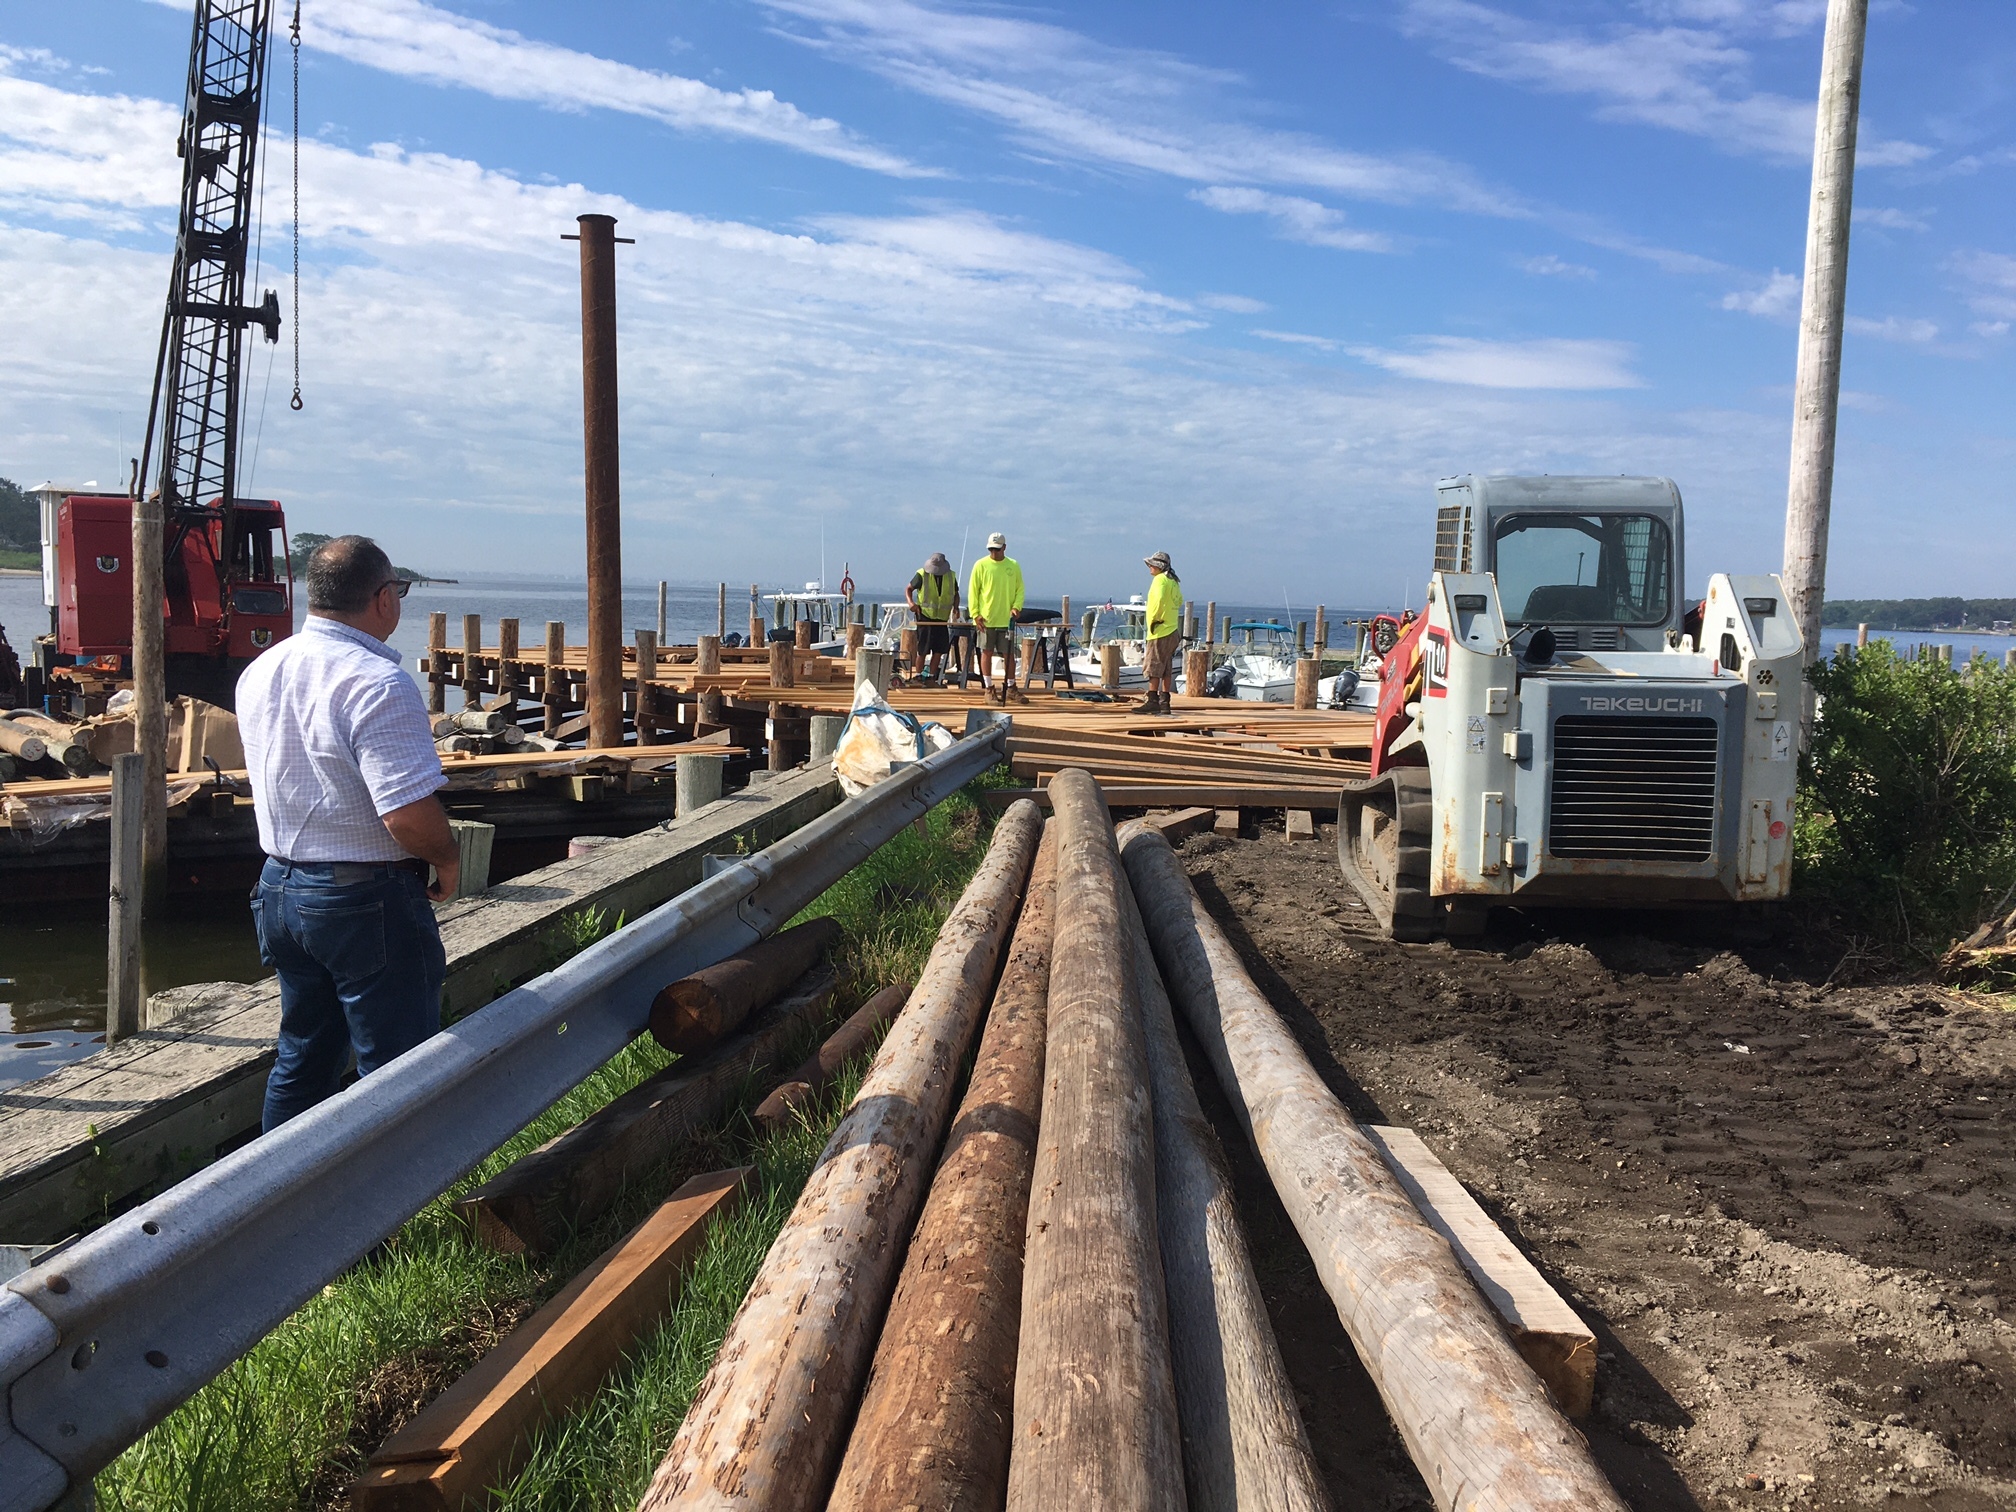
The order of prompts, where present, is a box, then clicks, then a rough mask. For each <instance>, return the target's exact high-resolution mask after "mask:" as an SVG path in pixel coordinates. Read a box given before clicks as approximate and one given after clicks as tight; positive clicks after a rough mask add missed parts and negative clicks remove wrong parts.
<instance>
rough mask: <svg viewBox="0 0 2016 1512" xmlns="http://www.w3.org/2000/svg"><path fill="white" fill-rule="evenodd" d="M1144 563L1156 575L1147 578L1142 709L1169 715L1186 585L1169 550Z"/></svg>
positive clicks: (1143, 559) (1156, 554) (1173, 690)
mask: <svg viewBox="0 0 2016 1512" xmlns="http://www.w3.org/2000/svg"><path fill="white" fill-rule="evenodd" d="M1142 562H1143V563H1144V565H1146V567H1147V568H1148V570H1149V572H1150V573H1152V574H1153V576H1151V577H1150V578H1149V579H1148V627H1147V631H1146V635H1147V647H1146V653H1147V654H1146V656H1145V658H1144V660H1143V663H1142V668H1141V670H1142V671H1143V672H1144V673H1146V674H1147V677H1148V706H1147V708H1146V709H1145V710H1144V711H1143V712H1145V713H1149V714H1167V713H1168V712H1169V697H1170V695H1171V694H1172V693H1174V692H1175V691H1176V647H1177V645H1178V643H1179V642H1181V640H1182V639H1183V585H1182V580H1181V579H1179V578H1178V577H1177V576H1176V572H1175V569H1173V568H1172V567H1170V565H1169V553H1168V552H1166V551H1158V552H1156V553H1155V555H1153V556H1151V557H1143V558H1142ZM1190 691H1191V692H1193V693H1194V692H1196V691H1197V690H1196V689H1195V688H1193V689H1191V690H1190Z"/></svg>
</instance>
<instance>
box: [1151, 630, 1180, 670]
mask: <svg viewBox="0 0 2016 1512" xmlns="http://www.w3.org/2000/svg"><path fill="white" fill-rule="evenodd" d="M1182 639H1183V635H1182V632H1180V631H1174V632H1171V633H1170V634H1168V635H1163V636H1158V637H1157V638H1156V639H1154V640H1151V641H1150V642H1148V649H1147V654H1146V655H1145V656H1143V657H1142V659H1141V670H1142V671H1143V672H1144V673H1145V674H1147V677H1148V680H1149V681H1150V682H1161V681H1163V680H1164V679H1165V678H1167V677H1169V676H1170V675H1171V673H1172V672H1173V671H1174V670H1175V667H1176V644H1177V642H1179V641H1180V640H1182Z"/></svg>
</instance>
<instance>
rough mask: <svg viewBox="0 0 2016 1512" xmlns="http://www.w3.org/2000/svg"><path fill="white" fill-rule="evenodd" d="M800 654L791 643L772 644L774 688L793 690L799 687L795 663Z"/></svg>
mask: <svg viewBox="0 0 2016 1512" xmlns="http://www.w3.org/2000/svg"><path fill="white" fill-rule="evenodd" d="M797 656H798V653H797V652H796V651H794V650H793V649H792V646H791V642H789V641H772V642H770V686H771V687H773V688H793V687H796V686H797V681H796V676H795V672H796V669H795V666H794V663H795V662H796V661H797Z"/></svg>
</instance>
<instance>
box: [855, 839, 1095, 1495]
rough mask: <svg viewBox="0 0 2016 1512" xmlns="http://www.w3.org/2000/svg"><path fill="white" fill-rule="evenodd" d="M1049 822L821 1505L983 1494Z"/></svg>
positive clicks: (1035, 1000) (1010, 1250) (1017, 1278)
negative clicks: (968, 1077) (850, 1429)
mask: <svg viewBox="0 0 2016 1512" xmlns="http://www.w3.org/2000/svg"><path fill="white" fill-rule="evenodd" d="M1055 829H1056V826H1055V825H1051V826H1049V832H1046V833H1045V835H1044V837H1043V843H1042V845H1041V846H1040V847H1039V848H1038V849H1037V852H1036V864H1035V867H1034V868H1033V870H1032V871H1031V872H1030V875H1029V888H1028V891H1027V893H1026V894H1025V895H1024V897H1023V901H1022V917H1021V919H1020V920H1019V921H1017V923H1016V925H1015V938H1014V941H1013V943H1012V944H1011V945H1010V947H1009V950H1008V964H1007V965H1006V966H1005V967H1004V968H1003V969H1002V972H1001V984H1000V986H999V987H997V988H996V989H995V992H994V1003H993V1007H992V1008H991V1009H990V1010H989V1012H988V1015H987V1029H986V1032H985V1033H984V1034H983V1035H982V1036H981V1038H980V1053H979V1055H978V1056H977V1057H976V1058H975V1060H974V1062H973V1078H972V1081H971V1082H970V1083H969V1084H968V1085H967V1088H966V1097H965V1100H964V1101H963V1102H962V1103H960V1105H959V1112H958V1114H957V1115H956V1116H955V1117H954V1118H953V1120H952V1134H951V1137H950V1138H949V1139H948V1140H947V1141H946V1145H945V1155H944V1158H943V1159H942V1160H940V1161H939V1163H938V1174H937V1175H936V1176H935V1177H934V1178H933V1179H932V1182H931V1195H930V1196H929V1197H928V1198H927V1199H926V1200H925V1203H924V1213H923V1216H922V1217H920V1218H919V1219H918V1220H917V1232H916V1234H915V1235H914V1236H913V1237H912V1238H911V1240H910V1251H909V1256H908V1258H907V1259H906V1260H905V1261H904V1262H903V1275H902V1278H901V1279H900V1280H899V1281H898V1282H897V1283H896V1295H895V1298H894V1299H893V1300H892V1301H891V1302H890V1304H889V1317H888V1319H887V1321H886V1322H885V1323H884V1324H883V1326H882V1342H881V1343H880V1344H879V1345H877V1346H876V1350H875V1364H874V1368H873V1369H872V1371H871V1372H870V1374H869V1378H868V1390H867V1392H866V1394H865V1395H864V1397H863V1398H862V1402H861V1411H860V1413H859V1415H858V1416H857V1417H856V1418H855V1421H854V1433H853V1437H852V1438H850V1439H849V1440H848V1443H847V1453H846V1457H845V1458H844V1459H843V1460H842V1461H841V1465H840V1477H839V1480H838V1481H837V1482H836V1484H835V1486H834V1490H833V1495H832V1498H831V1499H830V1500H829V1501H828V1502H827V1504H826V1505H827V1512H880V1509H882V1508H886V1507H903V1506H915V1507H930V1508H934V1509H937V1512H965V1509H971V1512H982V1509H993V1508H998V1507H1000V1506H1001V1505H1002V1498H1003V1497H1004V1496H1006V1494H1007V1490H1008V1436H1009V1414H1010V1412H1011V1411H1012V1410H1013V1408H1014V1405H1015V1339H1016V1334H1017V1332H1018V1331H1019V1329H1020V1327H1021V1319H1022V1247H1023V1228H1024V1224H1025V1222H1026V1220H1027V1216H1028V1211H1029V1174H1030V1171H1031V1170H1032V1169H1033V1168H1034V1166H1035V1162H1036V1128H1037V1120H1038V1118H1039V1117H1040V1115H1041V1111H1042V1105H1043V1036H1044V1027H1043V1026H1044V1010H1045V1005H1046V1002H1047V999H1048V996H1049V988H1050V944H1051V934H1052V916H1053V910H1052V906H1051V905H1052V900H1053V897H1054V893H1055V886H1054V881H1055V875H1056V860H1057V845H1056V836H1055V833H1054V831H1055Z"/></svg>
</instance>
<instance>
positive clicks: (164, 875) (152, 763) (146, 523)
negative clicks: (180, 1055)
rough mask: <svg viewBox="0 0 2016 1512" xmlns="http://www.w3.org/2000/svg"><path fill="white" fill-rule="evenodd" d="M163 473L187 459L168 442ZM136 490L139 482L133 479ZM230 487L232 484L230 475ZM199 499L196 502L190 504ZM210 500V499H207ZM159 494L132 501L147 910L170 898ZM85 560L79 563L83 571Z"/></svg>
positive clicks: (136, 720)
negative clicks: (144, 773)
mask: <svg viewBox="0 0 2016 1512" xmlns="http://www.w3.org/2000/svg"><path fill="white" fill-rule="evenodd" d="M163 445H164V447H165V448H167V449H166V450H164V453H163V462H162V469H161V474H162V478H163V480H164V486H165V481H166V480H167V479H168V478H170V477H172V476H173V475H174V470H175V467H176V466H177V464H178V463H179V462H180V460H181V459H179V458H177V457H176V456H175V455H174V452H173V444H172V443H170V442H167V441H165V440H164V442H163ZM134 482H135V483H136V485H137V484H138V482H139V479H138V478H137V477H136V478H135V479H134ZM225 486H226V487H227V488H229V487H230V480H229V478H228V476H227V479H226V484H225ZM192 502H194V501H192ZM203 502H206V503H207V502H208V501H203ZM165 529H166V524H165V516H164V514H163V504H162V497H161V493H160V491H159V490H156V491H155V492H153V493H151V494H149V493H145V492H142V493H141V494H140V497H137V498H135V499H134V500H133V519H132V532H131V546H132V552H133V621H132V624H133V642H132V649H133V657H132V671H133V711H132V719H133V749H134V751H135V752H137V753H138V754H139V755H140V756H141V757H142V758H143V759H144V760H145V761H146V763H147V772H146V780H145V781H144V782H142V783H141V784H140V791H139V793H138V794H137V797H138V799H139V808H138V811H137V814H136V819H135V822H136V823H137V824H138V825H139V826H140V871H139V877H138V890H137V892H136V894H135V896H136V898H138V899H139V900H141V901H142V902H144V905H145V906H146V907H148V908H158V907H160V906H161V905H162V904H164V903H166V902H167V901H168V682H167V679H168V640H167V637H168V618H167V599H168V592H167V586H166V577H167V544H166V536H165V534H164V531H165ZM83 565H84V564H83V563H81V562H79V563H78V564H77V566H78V567H79V568H80V569H81V568H82V567H83Z"/></svg>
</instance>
